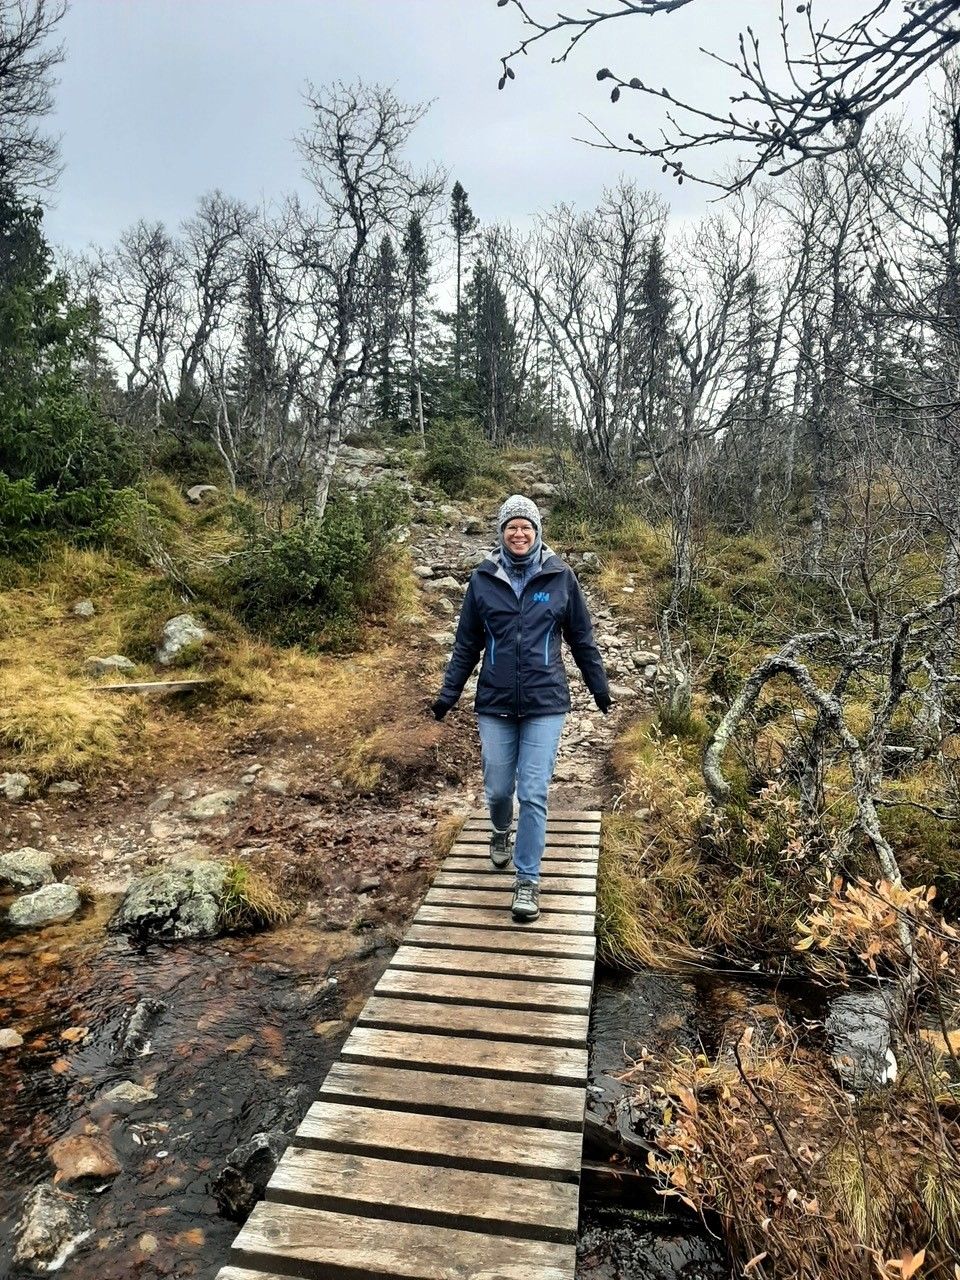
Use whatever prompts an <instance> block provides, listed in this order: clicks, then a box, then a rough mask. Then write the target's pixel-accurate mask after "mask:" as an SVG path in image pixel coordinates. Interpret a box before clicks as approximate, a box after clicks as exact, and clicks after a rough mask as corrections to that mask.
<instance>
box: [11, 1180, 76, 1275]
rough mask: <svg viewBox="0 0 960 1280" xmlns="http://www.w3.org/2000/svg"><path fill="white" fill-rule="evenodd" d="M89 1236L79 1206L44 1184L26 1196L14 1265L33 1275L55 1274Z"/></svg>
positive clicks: (17, 1233)
mask: <svg viewBox="0 0 960 1280" xmlns="http://www.w3.org/2000/svg"><path fill="white" fill-rule="evenodd" d="M89 1234H90V1224H89V1222H88V1220H87V1214H86V1209H85V1207H84V1205H83V1202H82V1201H80V1200H78V1199H77V1198H76V1196H72V1195H68V1194H66V1193H65V1192H63V1191H58V1190H57V1189H56V1187H54V1186H53V1184H52V1183H44V1184H43V1185H42V1186H39V1187H36V1188H35V1189H34V1190H33V1191H31V1192H30V1194H29V1195H28V1196H27V1199H26V1203H25V1204H24V1207H23V1217H22V1218H21V1219H20V1221H19V1222H18V1223H17V1226H16V1235H17V1246H16V1249H15V1251H14V1255H13V1256H14V1261H15V1262H17V1263H18V1264H19V1265H20V1266H21V1267H25V1268H26V1269H27V1270H28V1271H31V1272H33V1273H34V1274H36V1275H39V1274H40V1273H42V1272H45V1271H57V1270H59V1268H60V1267H61V1266H62V1265H63V1263H64V1262H65V1260H66V1259H67V1258H69V1256H70V1254H71V1253H73V1251H74V1249H75V1248H76V1247H77V1245H78V1244H79V1243H80V1242H81V1241H82V1240H86V1238H87V1236H89Z"/></svg>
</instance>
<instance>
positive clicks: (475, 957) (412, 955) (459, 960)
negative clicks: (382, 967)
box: [390, 943, 593, 987]
mask: <svg viewBox="0 0 960 1280" xmlns="http://www.w3.org/2000/svg"><path fill="white" fill-rule="evenodd" d="M390 967H391V968H392V969H415V970H424V969H426V970H431V969H432V970H433V971H434V972H439V973H480V974H486V975H487V976H488V977H490V978H540V979H544V980H546V981H549V982H573V983H577V984H578V985H582V986H587V987H589V986H592V985H593V961H592V960H572V959H570V958H569V957H567V956H527V955H517V954H515V953H510V952H507V953H504V952H502V951H462V950H457V949H455V948H451V949H449V950H441V949H436V948H434V947H418V946H416V945H413V944H410V943H401V945H400V946H399V947H398V948H397V949H396V951H395V952H394V953H393V959H392V960H391V961H390Z"/></svg>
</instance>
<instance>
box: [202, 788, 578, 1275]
mask: <svg viewBox="0 0 960 1280" xmlns="http://www.w3.org/2000/svg"><path fill="white" fill-rule="evenodd" d="M487 832H488V827H487V821H486V817H485V815H484V814H480V813H477V814H474V815H472V816H471V817H470V818H469V819H468V821H467V823H466V825H465V826H464V829H463V831H462V832H461V834H460V835H459V837H458V839H457V843H456V844H455V845H454V847H453V848H452V849H451V851H450V854H449V855H448V857H447V858H446V859H445V861H444V862H443V864H442V866H441V867H440V870H439V872H438V873H437V876H436V878H435V879H434V882H433V885H432V886H431V888H430V890H429V891H428V893H427V896H426V899H425V900H424V903H423V905H422V906H421V907H420V910H419V911H418V912H417V914H416V916H415V917H414V919H413V923H412V924H411V925H410V928H409V929H408V930H407V933H406V936H405V937H404V939H403V942H402V944H401V945H400V946H399V947H398V949H397V951H396V954H395V955H394V957H393V959H392V961H391V963H390V966H389V968H388V969H387V970H386V972H385V973H384V975H383V977H382V978H381V979H380V981H379V982H378V983H377V986H376V989H375V990H374V993H373V995H372V996H371V997H370V999H369V1000H368V1001H367V1003H366V1005H365V1006H364V1009H363V1012H362V1013H361V1014H360V1017H359V1018H358V1019H357V1023H356V1026H355V1027H354V1029H353V1030H352V1031H351V1033H350V1035H349V1037H348V1038H347V1040H346V1042H345V1044H344V1046H343V1049H342V1051H341V1054H340V1058H339V1060H338V1061H337V1062H336V1063H334V1065H333V1067H332V1068H331V1069H330V1072H329V1074H328V1075H327V1078H326V1080H325V1081H324V1083H323V1085H322V1087H321V1089H320V1093H319V1096H318V1098H317V1101H316V1102H315V1103H314V1104H313V1106H312V1107H311V1108H310V1110H309V1111H308V1112H307V1114H306V1116H305V1117H304V1120H303V1123H302V1124H301V1126H300V1128H299V1129H298V1131H297V1135H296V1137H295V1139H294V1141H293V1144H292V1145H291V1146H290V1148H289V1149H288V1150H287V1152H286V1154H285V1155H284V1157H283V1159H282V1160H281V1161H280V1164H279V1166H278V1167H277V1170H276V1172H275V1173H274V1175H273V1177H272V1179H271V1180H270V1184H269V1186H268V1187H267V1192H266V1198H265V1199H264V1200H262V1201H261V1202H260V1203H259V1204H258V1205H257V1206H256V1207H255V1209H254V1210H253V1212H252V1213H251V1215H250V1217H249V1219H248V1220H247V1223H246V1225H245V1226H244V1227H243V1229H242V1230H241V1232H240V1233H239V1235H238V1236H237V1238H236V1240H235V1241H234V1244H233V1248H232V1251H231V1255H230V1263H229V1265H227V1266H226V1267H224V1268H223V1269H222V1270H221V1271H220V1273H219V1275H218V1277H217V1280H279V1278H280V1277H289V1276H298V1277H303V1278H304V1280H312V1278H316V1280H326V1278H327V1277H331V1278H332V1277H344V1278H350V1280H361V1277H362V1278H363V1280H368V1278H369V1280H387V1278H389V1280H400V1278H401V1277H402V1278H403V1280H572V1277H573V1274H574V1266H575V1260H576V1249H575V1240H576V1233H577V1216H578V1200H579V1178H580V1166H581V1145H582V1128H583V1113H584V1104H585V1101H586V1081H587V1047H586V1045H587V1025H588V1020H589V1013H590V997H591V992H592V985H593V966H594V952H595V941H594V919H595V915H596V874H597V857H598V852H599V844H600V814H599V813H597V812H595V811H566V812H558V813H551V815H550V820H549V825H548V829H547V846H546V851H545V854H544V861H543V869H542V885H541V900H540V905H541V915H540V918H539V919H538V920H537V921H535V922H534V923H532V924H514V923H513V921H512V920H511V917H510V915H509V910H508V908H509V904H510V897H511V888H512V876H511V875H510V874H509V873H507V872H502V871H501V872H498V871H496V870H495V869H494V868H493V867H492V865H491V864H490V861H489V859H488V856H487Z"/></svg>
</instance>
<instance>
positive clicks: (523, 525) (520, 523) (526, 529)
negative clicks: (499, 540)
mask: <svg viewBox="0 0 960 1280" xmlns="http://www.w3.org/2000/svg"><path fill="white" fill-rule="evenodd" d="M503 532H504V533H536V532H537V531H536V529H535V528H534V526H533V525H532V524H531V523H530V521H529V520H511V521H510V522H509V523H508V524H505V525H504V526H503Z"/></svg>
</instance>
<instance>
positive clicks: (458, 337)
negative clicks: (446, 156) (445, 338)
mask: <svg viewBox="0 0 960 1280" xmlns="http://www.w3.org/2000/svg"><path fill="white" fill-rule="evenodd" d="M450 225H451V227H452V228H453V235H454V239H455V241H456V245H457V310H456V312H455V314H454V333H455V337H454V348H453V376H454V378H455V379H456V381H457V382H459V381H460V376H461V373H462V368H463V304H462V299H461V285H462V282H463V249H464V245H465V243H466V241H467V240H468V239H469V237H470V236H471V235H472V234H473V232H474V231H475V230H476V229H477V219H476V218H475V217H474V214H473V210H472V209H471V208H470V205H469V204H468V203H467V193H466V191H464V189H463V187H462V186H461V185H460V183H459V182H455V183H454V184H453V191H452V192H451V193H450Z"/></svg>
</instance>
